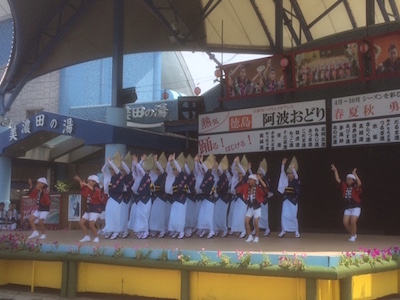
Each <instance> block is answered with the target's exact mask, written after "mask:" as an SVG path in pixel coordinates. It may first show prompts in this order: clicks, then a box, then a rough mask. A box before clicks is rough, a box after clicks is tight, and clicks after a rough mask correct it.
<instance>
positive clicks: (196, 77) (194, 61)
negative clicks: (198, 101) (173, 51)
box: [182, 52, 267, 94]
mask: <svg viewBox="0 0 400 300" xmlns="http://www.w3.org/2000/svg"><path fill="white" fill-rule="evenodd" d="M214 54H215V58H216V59H217V60H218V61H220V62H221V63H222V64H223V65H227V64H233V63H237V62H241V61H247V60H253V59H258V58H262V57H266V56H267V55H254V54H232V53H223V54H221V53H214ZM182 55H183V57H184V59H185V61H186V64H187V66H188V68H189V70H190V72H191V74H192V77H193V81H194V83H195V84H196V85H197V86H198V87H200V89H201V94H203V93H205V92H206V91H208V90H209V89H211V88H213V87H214V86H215V85H217V84H218V82H214V80H215V75H214V71H215V69H216V66H217V65H216V63H215V62H214V61H213V60H211V59H210V58H209V56H208V54H207V53H204V52H182Z"/></svg>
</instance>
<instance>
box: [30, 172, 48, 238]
mask: <svg viewBox="0 0 400 300" xmlns="http://www.w3.org/2000/svg"><path fill="white" fill-rule="evenodd" d="M28 183H29V192H28V195H29V198H31V199H36V204H37V205H38V208H37V209H36V210H35V211H34V212H33V214H32V215H30V216H29V218H28V221H29V224H30V225H31V227H32V229H33V232H32V234H31V235H30V236H29V237H28V238H29V239H33V238H35V237H38V236H39V231H37V229H36V224H37V223H38V227H39V230H40V231H41V233H42V235H40V237H39V239H41V240H44V239H45V238H46V234H45V227H44V220H45V219H46V218H47V216H48V215H49V212H50V195H49V192H48V190H47V187H48V185H47V179H46V178H44V177H40V178H39V179H38V180H37V182H36V186H35V187H33V184H32V180H31V179H30V178H29V179H28Z"/></svg>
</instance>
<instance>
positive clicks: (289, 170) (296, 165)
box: [286, 156, 299, 173]
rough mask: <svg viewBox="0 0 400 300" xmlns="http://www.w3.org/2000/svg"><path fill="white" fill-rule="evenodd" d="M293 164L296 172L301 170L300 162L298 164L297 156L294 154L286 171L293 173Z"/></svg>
mask: <svg viewBox="0 0 400 300" xmlns="http://www.w3.org/2000/svg"><path fill="white" fill-rule="evenodd" d="M291 166H293V168H294V169H295V170H296V172H297V171H298V170H299V164H298V162H297V159H296V157H295V156H293V158H292V160H291V161H290V164H289V167H288V168H287V170H286V173H293V171H292V167H291Z"/></svg>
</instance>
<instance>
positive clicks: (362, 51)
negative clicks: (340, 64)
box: [360, 42, 369, 53]
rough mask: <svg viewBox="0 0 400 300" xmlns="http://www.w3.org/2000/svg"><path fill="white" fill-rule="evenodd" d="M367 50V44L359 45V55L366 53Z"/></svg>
mask: <svg viewBox="0 0 400 300" xmlns="http://www.w3.org/2000/svg"><path fill="white" fill-rule="evenodd" d="M368 50H369V46H368V43H365V42H364V43H362V44H361V45H360V51H361V53H367V52H368Z"/></svg>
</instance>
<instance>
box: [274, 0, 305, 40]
mask: <svg viewBox="0 0 400 300" xmlns="http://www.w3.org/2000/svg"><path fill="white" fill-rule="evenodd" d="M277 1H280V0H277ZM291 16H293V15H291ZM282 18H283V23H284V24H285V26H286V27H287V29H288V30H289V32H290V35H291V37H292V41H294V42H295V43H296V46H298V45H300V44H301V40H300V38H299V36H298V35H297V33H296V30H294V28H293V22H292V19H290V18H289V17H288V16H287V13H286V10H285V11H284V13H283V15H282Z"/></svg>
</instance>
